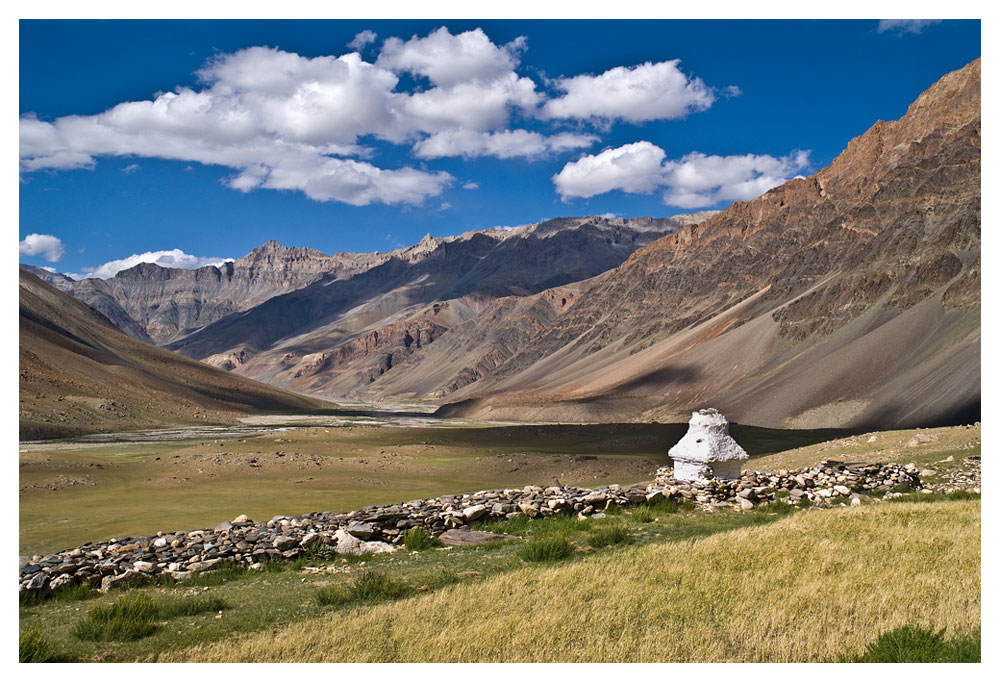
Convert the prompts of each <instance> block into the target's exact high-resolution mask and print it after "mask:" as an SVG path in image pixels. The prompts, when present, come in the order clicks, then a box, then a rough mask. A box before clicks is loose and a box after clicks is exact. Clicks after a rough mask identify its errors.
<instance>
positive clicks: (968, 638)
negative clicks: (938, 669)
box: [851, 625, 982, 663]
mask: <svg viewBox="0 0 1000 682" xmlns="http://www.w3.org/2000/svg"><path fill="white" fill-rule="evenodd" d="M981 661H982V643H981V635H980V631H979V630H978V629H977V630H976V632H975V634H974V635H959V636H956V637H951V638H947V639H946V638H945V630H944V629H941V630H940V631H938V632H935V631H934V630H933V629H931V628H925V627H919V626H915V625H904V626H903V627H899V628H896V629H895V630H890V631H889V632H886V633H883V634H882V635H880V636H879V638H878V639H876V640H875V641H874V642H872V643H871V644H869V645H868V647H867V648H866V649H865V652H864V654H862V655H861V656H859V657H858V658H855V659H852V660H851V662H854V663H979V662H981Z"/></svg>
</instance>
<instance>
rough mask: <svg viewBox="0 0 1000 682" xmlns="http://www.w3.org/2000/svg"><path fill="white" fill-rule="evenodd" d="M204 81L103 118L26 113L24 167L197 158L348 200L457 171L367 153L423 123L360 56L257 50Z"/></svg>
mask: <svg viewBox="0 0 1000 682" xmlns="http://www.w3.org/2000/svg"><path fill="white" fill-rule="evenodd" d="M199 75H200V77H201V78H202V80H203V81H204V83H205V84H206V86H207V87H205V88H204V89H202V90H200V91H196V90H192V89H187V88H181V89H179V90H178V91H176V92H167V93H163V94H161V95H159V96H157V97H156V98H155V99H154V100H148V101H139V102H126V103H122V104H119V105H117V106H115V107H112V108H111V109H109V110H107V111H105V112H104V113H102V114H98V115H96V116H65V117H62V118H58V119H56V120H55V121H53V122H51V123H49V122H44V121H40V120H38V119H37V118H35V117H32V116H23V117H22V118H21V121H20V156H21V167H22V170H24V171H32V170H37V169H40V168H80V167H90V166H92V165H93V164H94V159H95V158H96V157H99V156H139V157H157V158H164V159H175V160H183V161H194V162H198V163H203V164H211V165H219V166H224V167H228V168H232V169H234V170H237V171H238V173H237V174H236V175H235V176H233V178H232V179H231V181H230V186H232V187H233V188H235V189H239V190H242V191H249V190H251V189H256V188H269V189H290V190H298V191H302V192H304V193H305V194H306V195H307V196H309V197H311V198H313V199H317V200H320V201H328V200H336V201H343V202H345V203H349V204H353V205H358V206H362V205H366V204H370V203H373V202H381V203H387V204H393V203H420V202H421V201H422V200H423V199H424V198H425V197H427V196H434V195H437V194H440V193H441V192H442V190H443V189H444V187H446V186H447V185H448V184H450V182H451V180H452V177H451V176H450V175H449V174H448V173H444V172H437V173H434V172H428V171H421V170H415V169H413V168H401V169H395V170H386V169H381V168H377V167H376V166H374V165H372V164H370V163H367V162H362V161H357V160H352V159H345V158H337V157H338V156H363V155H364V154H365V149H364V148H362V147H360V146H358V145H357V144H356V141H357V139H358V137H360V136H362V135H374V136H376V137H381V138H383V139H390V140H404V139H406V137H407V136H411V135H412V134H413V133H414V132H415V131H417V130H419V122H414V121H410V120H406V119H405V117H403V116H401V114H400V110H401V109H402V108H403V102H402V101H401V99H400V98H403V99H405V97H406V95H403V94H400V93H396V92H394V89H395V87H396V83H397V81H398V79H397V77H396V76H395V75H394V74H393V73H391V72H388V71H385V70H383V69H379V68H377V67H375V66H374V65H372V64H369V63H367V62H364V61H363V60H361V58H360V57H359V56H358V55H357V54H356V53H351V54H347V55H344V56H342V57H339V58H333V57H317V58H314V59H309V58H305V57H301V56H299V55H296V54H292V53H288V52H282V51H280V50H275V49H271V48H262V47H254V48H248V49H246V50H241V51H239V52H236V53H233V54H228V55H222V56H220V57H219V58H217V59H215V60H213V61H212V62H210V63H209V64H208V65H207V66H206V67H205V68H204V69H202V70H201V71H200V72H199Z"/></svg>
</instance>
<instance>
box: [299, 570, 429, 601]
mask: <svg viewBox="0 0 1000 682" xmlns="http://www.w3.org/2000/svg"><path fill="white" fill-rule="evenodd" d="M411 591H412V590H411V589H410V586H409V585H407V584H406V583H405V582H403V581H402V580H399V579H397V578H393V577H392V576H389V575H386V574H384V573H378V572H372V573H365V574H363V575H360V576H358V577H357V578H355V579H354V581H353V582H352V583H351V584H350V585H331V586H330V587H324V588H323V589H321V590H319V591H317V592H316V603H318V604H319V605H320V606H339V605H341V604H350V603H353V602H360V601H366V602H375V601H383V600H391V599H399V598H400V597H405V596H407V595H409V594H410V593H411Z"/></svg>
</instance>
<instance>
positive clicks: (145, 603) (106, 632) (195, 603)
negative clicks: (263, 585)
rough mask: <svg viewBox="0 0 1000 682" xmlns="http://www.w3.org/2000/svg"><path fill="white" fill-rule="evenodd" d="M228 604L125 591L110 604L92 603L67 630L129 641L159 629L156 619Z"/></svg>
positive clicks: (83, 635) (213, 599)
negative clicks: (81, 618)
mask: <svg viewBox="0 0 1000 682" xmlns="http://www.w3.org/2000/svg"><path fill="white" fill-rule="evenodd" d="M225 608H228V605H227V604H226V603H225V602H224V601H223V600H222V599H220V598H218V597H184V598H180V599H154V598H153V597H151V596H150V595H149V594H146V593H145V592H127V593H126V594H125V595H124V596H122V597H121V598H120V599H118V600H117V601H116V602H114V603H112V604H102V605H100V606H95V607H94V608H92V609H90V611H88V612H87V616H86V617H85V618H84V619H83V620H81V621H78V622H77V623H76V625H74V626H73V629H72V630H71V631H70V632H71V633H72V634H73V636H74V637H76V638H77V639H82V640H86V641H91V642H106V641H118V642H124V641H130V640H136V639H142V638H143V637H148V636H149V635H151V634H153V633H154V632H156V631H157V629H159V627H158V625H157V624H156V621H157V620H167V619H170V618H175V617H177V616H196V615H198V614H200V613H206V612H210V611H221V610H223V609H225Z"/></svg>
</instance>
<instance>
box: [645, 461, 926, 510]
mask: <svg viewBox="0 0 1000 682" xmlns="http://www.w3.org/2000/svg"><path fill="white" fill-rule="evenodd" d="M653 485H654V487H656V488H659V489H661V490H663V493H664V495H666V496H668V497H671V498H676V497H678V496H679V497H680V498H681V499H687V500H691V501H692V502H694V504H695V505H696V506H698V507H701V508H710V507H718V506H729V505H731V504H732V503H735V504H737V505H738V506H739V507H740V508H742V509H751V508H753V506H754V505H756V504H760V503H768V502H773V501H775V500H776V499H778V498H779V497H780V498H784V499H785V501H786V502H789V503H791V504H798V503H799V502H800V501H801V500H803V499H805V500H809V502H811V503H818V504H830V503H834V502H843V501H845V500H847V499H850V498H854V500H858V501H860V497H859V495H865V494H868V493H871V492H873V491H875V490H883V491H886V490H888V491H891V490H892V489H893V488H896V487H902V488H908V489H912V490H919V489H920V488H921V487H922V486H921V484H920V476H919V473H918V469H917V467H916V466H915V465H913V464H907V465H905V466H904V465H901V464H847V463H844V462H835V461H833V460H824V461H823V462H820V464H819V466H816V467H806V468H802V469H795V470H792V471H787V470H784V469H782V470H781V471H778V473H776V474H771V473H765V472H763V471H744V472H743V474H742V476H741V477H740V478H736V479H729V480H727V479H707V480H701V481H678V480H676V479H674V478H673V470H672V469H671V468H670V467H662V468H660V469H657V471H656V479H655V480H654V482H653ZM853 503H854V504H857V503H858V502H857V501H855V502H853Z"/></svg>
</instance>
